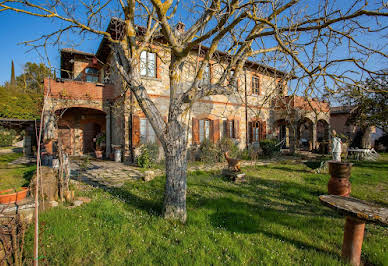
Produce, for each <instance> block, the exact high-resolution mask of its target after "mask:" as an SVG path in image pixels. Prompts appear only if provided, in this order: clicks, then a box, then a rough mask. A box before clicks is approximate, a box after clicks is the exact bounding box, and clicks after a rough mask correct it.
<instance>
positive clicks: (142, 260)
mask: <svg viewBox="0 0 388 266" xmlns="http://www.w3.org/2000/svg"><path fill="white" fill-rule="evenodd" d="M244 171H245V172H246V173H247V179H248V182H247V183H245V184H240V185H237V184H233V183H231V182H228V181H226V180H224V179H223V178H222V177H221V176H220V173H219V172H203V171H197V172H192V173H190V174H189V176H188V191H187V207H188V221H187V224H186V225H181V224H175V223H171V222H169V221H166V220H164V219H162V218H161V216H160V212H161V205H162V201H163V191H164V178H163V177H158V178H156V179H154V180H153V181H151V182H148V183H144V182H142V181H136V182H129V183H126V185H125V186H124V187H122V188H117V189H111V190H109V191H103V190H102V189H97V188H96V189H92V190H90V191H83V192H80V194H82V195H86V196H89V197H91V198H92V202H91V203H89V204H84V205H83V206H81V207H79V208H73V209H66V208H65V207H57V208H55V209H51V210H49V211H47V212H45V213H43V214H42V215H41V216H40V217H41V220H40V225H41V229H40V230H41V235H40V238H41V242H40V252H41V253H40V254H41V261H42V262H43V263H46V264H49V265H91V264H97V265H109V264H110V265H126V264H135V265H137V264H141V265H150V264H163V265H221V264H222V265H223V264H228V265H240V264H253V265H301V264H303V265H341V264H343V262H342V261H341V258H340V255H341V254H340V252H341V245H342V237H343V225H344V218H343V217H342V216H340V215H338V214H336V213H335V212H334V211H332V210H331V209H328V208H326V207H323V206H322V205H321V204H320V203H319V200H318V196H319V195H320V194H325V193H326V192H327V181H328V179H329V176H328V174H315V173H313V171H312V169H311V168H309V167H308V166H306V165H305V164H302V163H291V162H287V161H284V162H282V163H274V164H270V165H266V166H257V167H247V168H244ZM387 173H388V156H387V155H384V156H383V158H382V159H381V160H380V161H379V162H361V163H357V164H356V165H355V166H354V167H353V175H352V178H351V181H352V195H353V196H354V197H358V198H360V199H364V200H369V201H373V202H376V203H378V204H381V205H384V206H385V207H388V196H387V195H388V193H387V191H388V176H387ZM32 231H33V228H30V230H29V232H28V234H27V239H26V258H27V259H28V260H29V261H32V259H31V254H32V246H33V242H32ZM362 259H363V261H364V262H366V263H369V264H372V265H373V264H374V265H388V230H387V229H386V228H382V227H379V226H375V225H367V227H366V234H365V240H364V245H363V254H362Z"/></svg>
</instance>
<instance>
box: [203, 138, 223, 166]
mask: <svg viewBox="0 0 388 266" xmlns="http://www.w3.org/2000/svg"><path fill="white" fill-rule="evenodd" d="M199 151H200V155H199V158H200V160H201V161H202V162H207V163H215V162H219V161H220V152H219V148H218V147H217V145H215V144H214V143H212V142H211V141H210V140H204V141H203V142H202V143H201V145H200V146H199Z"/></svg>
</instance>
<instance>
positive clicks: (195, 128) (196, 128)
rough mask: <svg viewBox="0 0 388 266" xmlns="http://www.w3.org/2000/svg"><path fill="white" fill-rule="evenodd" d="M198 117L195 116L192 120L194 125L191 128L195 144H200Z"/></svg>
mask: <svg viewBox="0 0 388 266" xmlns="http://www.w3.org/2000/svg"><path fill="white" fill-rule="evenodd" d="M198 122H199V121H198V119H196V118H193V120H192V126H191V130H192V136H191V138H192V141H193V144H199V123H198Z"/></svg>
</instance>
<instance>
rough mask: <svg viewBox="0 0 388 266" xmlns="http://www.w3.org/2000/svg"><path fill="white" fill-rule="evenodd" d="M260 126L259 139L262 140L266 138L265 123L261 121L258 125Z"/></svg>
mask: <svg viewBox="0 0 388 266" xmlns="http://www.w3.org/2000/svg"><path fill="white" fill-rule="evenodd" d="M260 125H261V130H260V133H261V134H260V135H261V136H260V138H261V139H262V140H263V139H265V138H266V135H267V122H266V121H263V122H261V123H260Z"/></svg>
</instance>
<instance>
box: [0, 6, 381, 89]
mask: <svg viewBox="0 0 388 266" xmlns="http://www.w3.org/2000/svg"><path fill="white" fill-rule="evenodd" d="M302 2H305V3H304V4H306V6H309V5H311V4H312V3H314V2H313V1H302ZM304 4H303V5H304ZM337 4H339V5H340V6H341V5H342V4H343V2H341V1H339V2H337ZM77 12H80V10H78V11H77ZM185 15H186V16H185ZM192 17H194V16H187V10H186V11H184V10H180V12H178V14H177V19H179V20H183V21H184V22H185V23H186V24H188V25H186V26H189V25H190V22H189V21H191V20H192V19H193V18H192ZM107 19H108V18H106V17H104V20H105V21H107ZM368 20H370V18H363V19H362V21H363V24H364V25H368V24H369V22H368ZM384 21H387V20H384ZM0 23H1V24H0V25H3V27H1V28H0V41H1V48H2V49H1V52H0V53H1V57H0V58H1V60H0V85H1V84H3V83H4V82H6V81H9V79H10V74H11V60H14V63H15V70H16V75H19V74H21V73H22V71H23V69H22V67H23V65H24V64H25V63H26V62H28V61H31V62H37V63H39V62H44V63H47V58H42V57H40V56H39V54H38V53H37V52H36V51H30V52H28V50H29V49H31V47H27V46H25V45H22V44H18V43H20V42H23V41H28V40H32V39H36V38H38V37H39V36H41V35H42V34H45V33H46V34H47V33H51V32H53V31H54V30H55V29H57V28H58V21H52V20H48V19H44V18H37V17H32V16H28V15H23V14H17V13H14V12H1V15H0ZM7 25H8V27H6V26H7ZM102 27H103V28H104V29H105V27H106V25H103V26H102ZM80 40H82V43H80V44H77V45H76V47H74V48H76V49H79V50H83V51H87V52H96V50H97V48H98V45H99V43H100V40H101V37H92V39H90V40H85V39H84V38H81V37H80V36H79V35H74V34H72V33H70V32H69V33H67V34H66V35H64V36H63V38H62V44H61V46H60V47H58V46H54V47H53V46H48V48H47V52H48V56H49V59H50V61H51V64H52V66H54V67H55V68H59V49H60V48H64V47H72V46H73V45H74V42H76V41H80ZM364 41H366V42H368V41H369V42H376V43H384V42H385V43H387V41H386V38H376V39H369V40H368V39H366V40H364ZM40 52H41V53H42V52H43V50H40ZM335 54H338V55H342V54H341V52H337V51H336V52H335ZM43 55H44V54H43ZM370 63H371V64H372V66H373V67H374V68H375V69H381V68H382V67H386V66H385V65H384V64H385V63H386V61H383V62H381V61H379V60H373V59H372V60H371V62H370ZM341 67H342V66H341ZM343 67H346V66H345V65H343ZM57 73H58V71H57Z"/></svg>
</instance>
